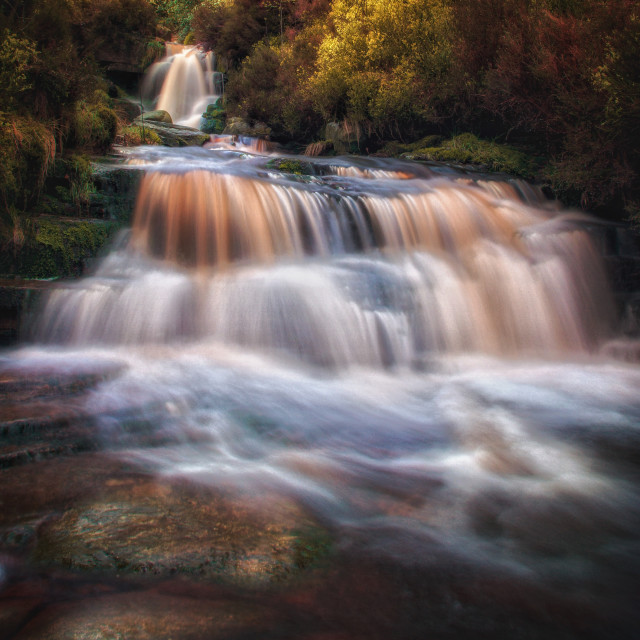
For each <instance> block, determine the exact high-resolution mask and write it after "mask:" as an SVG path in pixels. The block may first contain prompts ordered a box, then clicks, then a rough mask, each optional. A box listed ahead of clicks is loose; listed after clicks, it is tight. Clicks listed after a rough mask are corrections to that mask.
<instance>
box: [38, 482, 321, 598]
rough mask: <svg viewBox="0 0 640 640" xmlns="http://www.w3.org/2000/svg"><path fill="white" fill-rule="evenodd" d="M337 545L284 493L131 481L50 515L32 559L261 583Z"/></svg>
mask: <svg viewBox="0 0 640 640" xmlns="http://www.w3.org/2000/svg"><path fill="white" fill-rule="evenodd" d="M329 548H330V540H329V536H328V534H327V532H326V531H324V530H323V529H322V528H321V527H320V526H319V525H318V524H317V523H315V522H314V521H313V520H312V519H311V518H310V517H309V516H308V515H306V514H305V513H304V512H303V511H302V510H301V509H300V508H299V507H298V506H297V505H296V504H295V503H294V502H292V501H291V500H287V499H285V498H283V497H278V496H275V495H268V494H267V495H263V496H261V497H260V498H259V499H258V500H256V498H253V497H242V496H240V497H238V496H237V495H234V496H233V497H231V496H229V497H227V496H225V495H224V494H223V493H222V492H221V491H219V490H215V489H213V488H211V487H202V486H198V485H194V484H191V483H188V482H185V481H180V482H178V481H174V482H171V481H170V480H168V479H153V478H148V479H146V480H140V479H135V478H123V479H122V480H117V479H112V480H111V481H109V482H108V483H107V486H106V487H105V488H104V491H103V493H102V494H101V495H97V496H95V497H94V498H93V499H91V500H88V501H86V502H84V503H82V504H79V505H76V506H73V507H71V508H69V509H66V510H65V511H63V512H62V513H61V514H60V515H58V516H55V517H52V518H51V519H49V520H48V521H47V522H45V523H44V524H43V525H42V526H41V527H40V528H39V530H38V534H37V542H36V545H35V549H34V551H33V559H34V561H35V562H36V563H37V564H38V565H40V566H43V567H44V566H49V567H51V566H59V567H61V568H66V569H72V570H75V571H86V572H98V573H107V574H116V575H130V576H156V577H158V576H160V577H163V576H172V575H183V576H185V577H190V578H196V579H206V580H213V581H222V582H230V583H233V584H238V585H244V586H260V585H266V584H269V583H274V582H282V581H285V580H288V579H289V578H291V577H293V576H296V575H298V574H300V572H301V571H302V570H304V569H307V568H309V567H310V566H312V565H314V564H315V563H316V562H317V561H318V560H321V559H322V557H323V556H326V555H327V553H328V551H329Z"/></svg>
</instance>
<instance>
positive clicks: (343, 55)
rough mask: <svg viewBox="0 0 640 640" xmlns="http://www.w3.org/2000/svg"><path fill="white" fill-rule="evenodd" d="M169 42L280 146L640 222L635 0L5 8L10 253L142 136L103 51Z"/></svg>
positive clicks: (32, 2) (4, 163)
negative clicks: (485, 171) (435, 173)
mask: <svg viewBox="0 0 640 640" xmlns="http://www.w3.org/2000/svg"><path fill="white" fill-rule="evenodd" d="M169 38H174V39H178V40H180V41H183V42H186V43H194V44H195V43H197V44H200V46H202V47H203V48H205V49H212V50H214V51H215V52H216V54H217V57H218V65H219V69H220V70H221V71H224V72H226V73H227V76H228V81H227V85H226V87H227V91H226V94H225V102H224V105H223V106H220V107H219V109H220V113H223V114H226V115H227V116H228V117H229V118H242V119H244V120H246V121H247V122H248V123H249V124H251V125H253V124H255V123H266V125H268V127H269V128H270V130H271V132H272V136H273V137H274V138H276V139H277V140H279V141H281V142H296V143H298V144H299V145H307V144H309V145H310V147H309V151H310V153H317V152H321V151H328V150H332V149H333V150H334V151H335V152H345V151H351V152H362V153H367V152H369V153H390V154H394V153H401V152H405V153H409V154H410V155H412V156H413V157H418V158H432V159H449V160H460V161H470V162H480V163H482V164H484V165H486V166H488V167H490V168H493V169H498V170H507V171H510V172H512V173H516V174H519V175H523V176H527V177H535V178H536V179H538V180H540V181H543V182H545V183H546V184H548V185H549V186H550V187H551V188H552V189H553V191H554V192H555V193H556V194H557V195H558V196H560V197H561V198H562V199H564V201H565V202H567V203H568V204H571V205H575V206H582V207H584V208H587V209H590V210H593V211H596V212H599V213H601V214H602V215H607V216H614V217H617V218H625V217H628V218H631V219H634V220H635V221H636V222H638V221H640V179H639V175H640V64H638V60H640V0H494V1H493V2H485V1H484V0H2V2H0V89H1V90H0V243H1V244H2V251H3V253H5V254H7V252H11V251H14V252H15V251H16V250H18V249H19V248H20V247H21V246H22V245H25V244H28V243H29V242H30V241H32V240H33V239H34V238H36V237H37V234H38V223H34V222H33V217H32V216H31V214H30V213H29V212H32V211H37V210H38V208H42V203H43V200H42V198H43V195H45V196H46V195H47V192H50V191H51V189H52V188H53V189H54V190H56V193H57V194H58V195H60V194H62V193H63V192H64V195H65V197H66V198H67V200H68V201H69V203H70V205H71V206H70V207H68V211H67V214H69V213H71V214H72V215H75V216H83V215H86V214H87V211H86V206H85V202H86V191H87V190H88V189H90V188H91V185H90V180H88V179H87V176H86V172H84V171H80V170H78V169H77V167H79V166H84V165H83V164H82V163H83V162H85V163H86V161H83V160H82V158H83V156H84V155H86V154H98V153H102V152H104V151H105V150H106V149H108V148H109V146H110V145H111V144H112V142H113V140H114V137H115V136H116V133H117V132H118V131H120V135H121V136H122V139H124V140H125V141H127V140H128V141H131V142H135V141H136V140H137V137H136V136H137V135H138V134H137V131H135V130H134V129H132V128H126V126H125V125H126V124H128V123H127V122H125V120H124V119H123V117H122V114H121V113H120V112H119V108H120V107H119V106H118V101H117V100H114V97H116V96H117V93H118V92H117V90H115V88H114V87H113V86H112V85H110V84H109V83H108V82H106V81H105V70H104V68H103V67H102V66H101V65H100V52H101V51H104V49H105V48H111V49H117V50H118V51H116V53H118V54H119V53H120V52H124V53H127V52H129V53H130V54H131V52H133V55H134V57H136V56H137V59H138V60H139V64H140V66H141V67H142V66H144V65H146V64H149V63H151V62H152V61H153V60H154V58H155V57H157V55H159V54H160V53H161V52H162V44H161V42H160V40H163V39H169ZM222 109H224V111H222ZM211 115H212V118H213V115H215V114H211ZM212 118H210V119H212ZM216 118H217V115H216ZM216 118H213V120H215V122H214V123H213V124H212V125H211V126H214V129H217V128H219V123H218V122H217V119H216ZM213 120H212V121H213ZM265 129H266V127H265ZM461 134H462V135H461ZM138 137H139V135H138ZM79 158H80V160H79ZM65 190H66V191H65Z"/></svg>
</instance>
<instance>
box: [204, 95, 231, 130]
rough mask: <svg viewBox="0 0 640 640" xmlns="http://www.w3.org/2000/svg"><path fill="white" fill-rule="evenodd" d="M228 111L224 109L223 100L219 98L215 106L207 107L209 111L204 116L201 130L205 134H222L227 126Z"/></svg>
mask: <svg viewBox="0 0 640 640" xmlns="http://www.w3.org/2000/svg"><path fill="white" fill-rule="evenodd" d="M226 118H227V115H226V111H225V110H224V109H223V108H222V99H221V98H218V99H217V100H216V101H215V103H214V104H210V105H208V106H207V110H206V111H205V112H204V113H203V114H202V120H203V122H202V124H201V125H200V130H201V131H203V132H204V133H209V134H215V133H222V132H223V131H224V128H225V126H226Z"/></svg>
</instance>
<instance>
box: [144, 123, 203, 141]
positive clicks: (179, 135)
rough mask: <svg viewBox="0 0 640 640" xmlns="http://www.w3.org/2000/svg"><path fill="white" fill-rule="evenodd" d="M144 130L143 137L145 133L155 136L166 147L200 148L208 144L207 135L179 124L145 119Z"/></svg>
mask: <svg viewBox="0 0 640 640" xmlns="http://www.w3.org/2000/svg"><path fill="white" fill-rule="evenodd" d="M134 124H136V125H137V124H140V121H139V120H136V121H135V122H134ZM144 130H145V135H146V134H147V133H152V134H155V135H157V136H158V138H159V139H160V140H161V141H162V144H163V145H164V146H167V147H188V146H202V145H203V144H204V143H205V142H209V136H208V134H206V133H203V132H202V131H199V130H198V129H192V128H191V127H185V126H183V125H179V124H169V123H168V122H159V121H153V120H149V121H147V120H146V119H145V121H144Z"/></svg>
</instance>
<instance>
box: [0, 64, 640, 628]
mask: <svg viewBox="0 0 640 640" xmlns="http://www.w3.org/2000/svg"><path fill="white" fill-rule="evenodd" d="M174 64H175V63H174ZM128 162H129V164H130V165H131V166H132V169H133V168H135V170H140V169H141V168H142V169H144V170H145V172H146V173H145V177H144V178H143V181H142V184H141V186H140V191H139V196H138V201H137V205H136V211H135V217H134V222H133V227H132V229H131V232H130V234H129V235H127V236H126V237H123V238H120V240H119V242H118V243H117V244H116V245H114V247H113V249H112V251H111V252H110V253H109V255H107V256H106V257H105V258H104V260H103V261H102V263H101V264H100V265H99V266H98V268H97V269H96V271H95V273H94V274H93V275H91V276H89V277H86V278H84V279H82V280H80V281H78V282H75V283H71V284H68V283H67V284H62V285H60V286H59V287H57V288H56V289H54V290H53V291H52V293H51V295H50V296H49V298H48V299H47V301H46V304H45V305H44V306H43V308H42V309H41V311H40V313H39V314H38V316H37V320H36V323H35V327H34V330H33V335H32V340H31V341H30V342H29V343H28V344H25V345H23V346H21V347H20V348H17V349H14V350H13V351H10V352H6V353H5V354H4V355H3V356H2V360H1V361H0V364H1V366H2V372H3V375H4V376H5V377H7V376H14V377H15V376H18V377H20V378H21V379H23V380H28V379H29V377H30V376H31V377H34V378H38V376H40V378H42V376H46V377H47V379H53V380H58V381H60V380H65V379H69V378H72V379H73V378H74V376H75V377H76V378H78V379H80V378H81V376H82V375H84V374H85V373H86V371H89V372H91V375H94V374H96V375H97V377H96V378H95V380H93V382H92V384H91V385H90V386H89V387H87V388H86V389H84V388H83V389H81V390H80V391H81V393H79V394H76V395H74V396H72V397H71V399H70V397H69V394H68V393H66V394H62V393H60V394H59V395H58V396H56V394H55V391H54V395H53V400H50V401H49V404H48V405H47V406H48V407H49V409H48V410H50V408H51V407H52V406H53V407H56V408H57V409H59V410H61V411H62V410H67V411H68V410H70V409H69V407H72V409H73V411H75V412H76V414H77V415H82V416H86V417H87V418H86V421H87V422H88V424H90V429H91V432H92V437H93V438H94V439H95V441H97V442H98V445H97V449H98V451H105V452H108V455H109V457H111V458H112V459H114V458H115V459H116V460H119V461H122V462H123V463H126V464H127V465H128V467H127V468H128V469H129V471H130V470H131V469H136V470H138V471H139V472H140V473H144V474H149V475H150V476H152V477H156V478H171V479H173V480H175V479H176V478H178V479H180V481H181V482H182V481H187V482H189V483H190V484H191V483H192V484H193V486H200V487H210V488H211V487H224V488H225V491H226V492H228V493H229V494H230V495H235V492H238V494H240V493H242V494H249V495H252V494H256V495H260V494H262V493H263V492H265V491H266V492H268V493H269V494H270V495H279V496H286V497H287V499H289V500H292V501H294V502H295V503H296V504H298V505H301V506H302V508H304V510H305V512H307V513H309V514H312V516H313V518H315V519H316V520H317V522H319V523H321V524H322V526H323V527H324V528H326V530H327V531H329V532H330V537H331V539H332V543H331V544H332V551H331V554H330V561H329V563H330V564H331V562H333V569H325V571H327V574H326V576H329V577H325V578H321V579H320V580H321V581H322V580H324V579H326V585H328V586H326V585H325V587H323V588H320V587H316V590H315V591H314V590H310V591H305V588H306V587H305V586H304V584H305V583H302V586H298V587H296V588H295V589H296V590H299V593H298V595H296V596H295V597H293V596H292V595H291V594H290V593H289V594H288V595H287V593H288V592H285V594H284V595H282V596H281V597H282V598H283V599H284V600H285V601H286V602H287V607H288V608H287V612H289V613H284V614H283V616H282V619H284V620H285V621H288V623H289V627H287V626H286V625H285V626H284V627H282V628H280V631H278V633H276V632H274V631H273V627H272V628H271V634H272V635H271V636H270V635H269V633H267V634H266V635H264V634H263V635H262V636H261V637H300V636H301V635H302V636H307V635H308V637H313V638H319V637H322V638H329V637H330V638H347V637H348V638H356V637H364V636H365V635H366V636H367V637H380V638H383V637H385V638H388V637H402V638H413V637H434V638H461V637H465V638H466V637H469V638H476V637H478V638H480V637H492V638H495V637H509V638H556V637H557V638H575V637H582V638H609V637H611V638H620V639H622V638H631V637H634V634H635V633H636V632H637V627H636V625H637V623H638V622H639V620H638V614H637V607H636V605H637V586H638V579H639V578H640V560H639V558H640V553H639V552H640V540H639V533H640V495H639V491H638V480H639V478H638V460H639V459H640V395H639V394H638V390H639V389H640V369H639V368H638V366H637V365H632V364H626V363H622V362H617V361H613V360H610V359H608V358H606V357H605V356H604V355H602V349H601V347H602V345H603V344H604V343H605V342H606V341H607V340H608V339H610V338H611V336H612V331H613V329H614V318H613V302H612V298H611V294H610V292H609V288H608V284H607V279H606V276H605V273H604V271H603V268H602V265H601V262H600V258H599V256H598V255H597V253H596V252H595V250H594V248H593V245H592V243H591V241H590V238H589V233H588V228H589V220H588V218H583V217H581V216H579V215H577V214H572V213H570V212H565V211H562V210H559V209H558V208H557V207H553V206H550V205H549V204H548V203H546V202H545V201H544V198H543V197H542V196H541V195H540V193H539V192H537V191H536V190H535V189H534V188H532V187H530V186H528V185H526V184H525V183H520V182H517V181H501V180H492V179H488V178H473V176H471V177H470V176H469V175H466V174H464V175H463V174H460V173H456V172H454V171H452V170H449V169H446V168H443V167H425V166H422V165H418V164H414V163H409V162H400V161H395V160H385V159H373V158H370V159H364V158H360V159H357V158H332V159H326V158H325V159H313V160H312V161H309V162H305V163H303V169H304V175H298V174H292V173H287V172H283V171H280V170H279V169H278V167H279V166H281V165H280V164H279V162H280V161H279V158H276V157H271V156H269V155H268V154H263V153H258V152H254V151H252V150H251V148H249V147H241V146H240V145H237V146H234V145H232V144H218V145H213V144H212V145H209V147H208V148H203V149H193V148H190V149H183V150H174V149H165V148H140V149H135V150H133V151H130V152H129V154H128ZM56 397H58V399H56ZM83 419H84V418H83ZM140 424H144V425H145V428H144V429H137V428H134V427H135V425H140ZM132 425H134V426H132ZM75 459H76V458H74V457H73V456H72V457H71V458H70V460H71V462H70V463H68V464H69V468H73V465H74V462H73V461H74V460H75ZM78 459H79V458H78ZM68 473H71V472H68ZM80 478H82V476H80ZM35 481H36V480H34V482H35ZM78 482H79V486H80V487H82V479H80V480H79V481H78ZM109 482H116V480H115V479H114V480H110V481H109ZM105 486H106V485H105ZM109 486H111V485H109ZM92 491H93V489H92ZM58 508H59V507H58ZM25 517H26V516H25ZM69 535H71V534H69ZM136 535H138V534H136ZM26 562H27V564H28V563H29V562H31V560H27V561H26ZM1 563H2V558H1V557H0V564H1ZM5 564H6V571H7V572H8V573H7V575H10V573H11V572H10V566H11V562H10V561H9V560H6V562H5ZM336 567H337V568H336ZM320 571H322V570H320ZM323 575H325V574H323ZM66 579H67V580H68V579H69V578H66ZM56 584H57V583H56ZM65 584H66V583H65ZM323 584H324V583H323ZM67 588H68V587H67ZM202 588H203V589H204V587H202ZM323 589H324V590H323ZM74 593H75V592H74ZM234 593H235V592H234ZM278 593H280V592H278ZM260 594H262V595H260V596H258V595H256V596H255V597H256V599H257V600H256V601H258V600H259V598H262V597H264V592H263V591H260ZM83 597H84V596H83ZM234 597H236V596H234ZM242 597H245V596H242ZM278 597H280V596H278ZM287 598H288V599H287ZM276 600H277V598H276ZM83 602H84V601H83ZM269 602H270V605H269V606H277V605H275V604H274V602H275V600H273V601H269ZM300 611H303V613H300ZM291 612H293V613H291ZM56 620H58V619H57V618H56ZM320 621H323V622H322V624H323V625H325V626H324V627H322V633H320V632H318V634H314V631H315V628H316V627H315V625H320ZM51 624H52V625H53V623H51ZM56 624H58V623H57V622H56ZM86 624H89V623H86ZM54 626H55V625H54ZM52 628H53V627H52ZM55 628H56V629H59V627H55ZM282 629H289V631H283V630H282ZM130 633H131V631H130ZM139 633H142V632H139ZM278 634H280V635H278ZM7 637H12V636H7ZM17 637H22V636H17ZM24 637H31V636H29V635H28V634H27V635H26V636H24ZM34 637H35V636H34ZM42 637H45V636H44V635H43V636H42ZM46 637H49V636H46ZM52 637H67V636H64V635H59V636H52ZM69 637H71V636H69ZM73 637H81V636H73ZM82 637H85V636H82ZM87 637H89V636H87ZM91 637H115V636H109V635H108V634H107V635H104V636H103V635H100V636H91ZM126 637H147V636H145V635H135V634H134V635H130V636H126ZM174 637H200V636H199V635H197V634H195V635H193V634H192V635H188V634H185V635H184V636H180V634H178V636H174ZM202 637H210V636H205V635H204V634H203V635H202ZM211 637H213V636H211ZM216 637H218V636H216ZM223 637H236V636H232V635H228V636H223ZM242 637H257V636H254V635H251V634H249V635H248V636H244V635H243V636H242Z"/></svg>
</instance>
